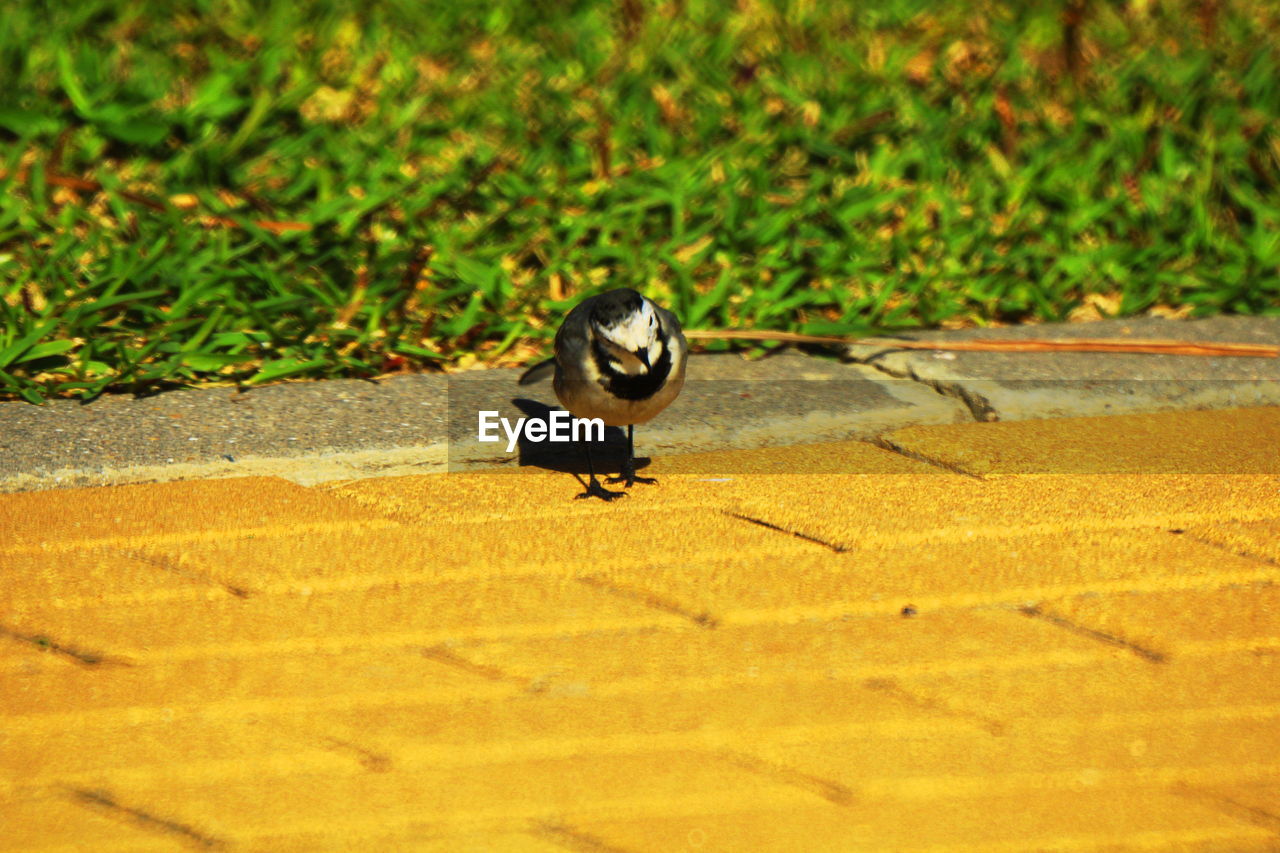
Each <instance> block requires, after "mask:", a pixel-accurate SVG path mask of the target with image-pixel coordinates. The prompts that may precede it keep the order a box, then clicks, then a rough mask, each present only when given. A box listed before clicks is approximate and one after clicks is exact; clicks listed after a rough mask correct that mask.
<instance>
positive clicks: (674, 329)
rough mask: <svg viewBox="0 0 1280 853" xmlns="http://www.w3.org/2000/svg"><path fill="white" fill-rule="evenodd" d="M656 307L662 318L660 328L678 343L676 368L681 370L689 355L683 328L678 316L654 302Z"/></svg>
mask: <svg viewBox="0 0 1280 853" xmlns="http://www.w3.org/2000/svg"><path fill="white" fill-rule="evenodd" d="M653 307H655V308H657V309H658V317H659V318H660V319H661V320H662V328H663V329H664V330H665V331H666V332H667V333H668V334H670V335H671V337H673V338H675V340H676V341H677V342H678V343H679V345H680V353H679V358H678V359H677V364H676V365H675V367H676V369H677V370H679V371H681V372H683V371H684V362H685V359H687V358H688V357H689V342H688V341H686V340H685V339H684V329H683V328H682V327H681V326H680V318H679V317H677V316H676V315H675V314H672V313H671V312H670V311H668V310H667V309H666V308H663V307H662V306H661V305H658V304H657V303H656V302H655V303H654V306H653Z"/></svg>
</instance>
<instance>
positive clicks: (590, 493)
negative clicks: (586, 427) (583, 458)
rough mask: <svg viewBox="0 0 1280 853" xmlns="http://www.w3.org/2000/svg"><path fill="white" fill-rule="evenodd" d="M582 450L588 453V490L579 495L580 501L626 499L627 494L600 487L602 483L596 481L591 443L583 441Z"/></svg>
mask: <svg viewBox="0 0 1280 853" xmlns="http://www.w3.org/2000/svg"><path fill="white" fill-rule="evenodd" d="M582 449H583V450H585V451H586V453H587V477H588V478H589V479H588V481H587V490H586V491H585V492H583V493H582V494H580V495H578V496H577V497H578V499H579V500H581V499H583V498H600V499H601V500H604V501H611V500H614V499H616V498H621V497H624V496H625V495H626V494H627V493H626V492H612V491H609V490H608V489H606V488H605V487H604V486H602V485H600V481H599V480H597V479H596V469H595V467H594V466H593V465H592V464H591V442H589V441H587V440H585V439H584V440H583V442H582Z"/></svg>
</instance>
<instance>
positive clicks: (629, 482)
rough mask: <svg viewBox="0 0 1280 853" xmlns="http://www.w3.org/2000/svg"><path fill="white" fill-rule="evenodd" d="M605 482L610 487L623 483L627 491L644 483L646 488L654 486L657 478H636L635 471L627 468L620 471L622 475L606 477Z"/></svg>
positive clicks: (629, 467)
mask: <svg viewBox="0 0 1280 853" xmlns="http://www.w3.org/2000/svg"><path fill="white" fill-rule="evenodd" d="M605 482H606V483H609V484H610V485H612V484H614V483H623V484H625V485H626V487H627V488H628V489H629V488H631V487H632V486H634V485H635V484H636V483H644V484H645V485H646V486H656V485H657V484H658V478H657V477H637V476H636V469H635V468H634V467H631V466H628V467H626V468H623V469H622V473H621V474H619V475H618V476H616V477H606V478H605Z"/></svg>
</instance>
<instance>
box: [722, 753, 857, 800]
mask: <svg viewBox="0 0 1280 853" xmlns="http://www.w3.org/2000/svg"><path fill="white" fill-rule="evenodd" d="M719 755H720V757H721V758H723V759H725V760H726V761H728V762H729V763H730V764H733V765H734V766H735V767H741V768H742V769H743V770H747V771H749V772H751V773H756V774H758V775H760V776H764V777H765V778H767V779H772V780H773V781H775V782H781V783H782V784H784V785H790V786H791V787H793V788H800V789H802V790H805V791H808V792H809V793H811V794H817V795H818V796H819V797H822V799H824V800H826V801H827V802H829V803H835V804H836V805H837V806H848V805H851V804H852V803H853V802H854V795H853V790H852V789H851V788H849V786H847V785H844V784H842V783H840V782H837V781H835V780H834V779H824V778H822V777H821V776H814V775H812V774H810V773H805V772H803V771H800V770H796V769H795V768H793V767H788V766H786V765H785V764H776V763H774V762H772V761H768V760H766V759H764V758H760V757H759V756H756V755H751V754H749V753H745V752H738V751H736V750H723V751H721V752H720V753H719Z"/></svg>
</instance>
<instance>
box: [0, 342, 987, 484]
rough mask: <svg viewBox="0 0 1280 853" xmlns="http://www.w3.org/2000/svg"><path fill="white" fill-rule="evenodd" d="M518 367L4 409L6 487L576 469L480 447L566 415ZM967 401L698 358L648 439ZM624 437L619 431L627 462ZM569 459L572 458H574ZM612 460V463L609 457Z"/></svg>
mask: <svg viewBox="0 0 1280 853" xmlns="http://www.w3.org/2000/svg"><path fill="white" fill-rule="evenodd" d="M520 373H521V371H519V370H488V371H473V372H469V373H461V374H453V375H450V376H447V377H446V376H441V375H407V376H400V377H394V378H390V379H385V380H381V381H378V382H368V381H360V380H334V381H328V382H300V383H284V384H280V385H273V386H267V387H263V388H256V389H252V390H250V391H247V392H244V393H240V392H238V391H236V390H235V389H233V388H204V389H191V390H179V391H170V392H166V393H163V394H159V395H156V396H153V397H147V398H141V399H135V398H132V397H127V396H106V397H102V398H100V399H98V400H96V401H94V402H92V403H89V404H80V403H78V402H74V401H69V400H57V401H52V402H50V403H48V404H46V405H44V406H32V405H30V404H28V403H22V402H6V403H0V491H16V490H22V489H36V488H50V487H57V486H77V485H96V484H105V483H123V482H148V481H156V480H172V479H188V478H195V477H216V476H245V475H257V474H270V475H277V476H284V477H287V478H289V479H292V480H295V481H297V482H302V483H307V484H310V483H315V482H322V481H325V480H334V479H354V478H358V477H367V476H377V475H387V474H407V473H427V472H434V471H442V470H447V469H449V468H455V469H458V468H470V467H483V466H488V465H495V464H533V465H543V466H546V467H573V466H575V465H576V464H577V462H576V460H577V455H576V451H571V450H570V449H568V448H565V447H561V446H553V445H542V446H538V445H535V444H532V443H529V442H525V443H524V444H522V445H521V446H520V447H519V448H517V450H516V451H515V452H513V453H511V454H508V453H506V442H505V441H503V442H500V443H497V444H481V443H479V442H477V441H476V440H475V438H476V430H475V427H476V422H477V412H478V411H479V409H481V408H484V409H492V410H496V411H499V412H500V413H502V416H505V417H511V418H518V417H520V416H522V415H527V414H530V413H532V414H538V415H545V414H546V413H547V412H548V411H549V407H550V406H554V405H555V403H556V401H555V395H554V393H553V391H552V389H551V384H550V382H543V383H539V384H535V385H530V386H526V387H521V386H519V385H518V384H517V379H518V378H519V375H520ZM968 419H969V413H968V412H967V410H965V408H964V407H963V406H962V405H960V404H959V403H958V402H957V401H956V400H954V399H952V398H949V397H946V396H943V395H940V394H938V393H936V392H934V391H933V390H931V389H929V388H928V387H926V386H923V385H920V384H919V383H915V382H912V381H905V380H895V379H892V378H890V377H887V376H886V375H885V374H884V373H882V372H880V371H877V370H875V369H873V368H869V367H864V366H860V365H848V364H841V363H839V362H838V361H835V360H824V359H819V358H811V357H807V356H802V355H797V354H794V353H783V354H780V355H777V356H774V357H771V358H767V359H761V360H758V361H750V362H749V361H746V360H744V359H742V358H741V357H739V356H736V355H701V356H694V357H693V358H692V359H691V360H690V370H689V382H688V384H687V385H686V388H685V391H684V393H683V394H682V395H681V397H680V399H679V400H678V401H677V402H676V403H675V404H674V405H673V406H672V407H671V408H670V409H668V410H667V411H666V412H664V413H663V414H662V416H660V418H659V419H658V420H656V421H654V422H653V423H652V424H651V425H646V426H644V427H641V428H640V430H638V432H637V445H638V447H637V450H638V452H641V453H661V452H673V451H683V450H711V449H724V448H730V447H761V446H768V445H775V444H794V443H801V442H806V441H820V440H827V439H838V438H847V437H863V438H869V437H873V436H876V435H878V434H880V433H881V432H885V431H888V430H891V429H896V428H899V427H903V426H910V425H914V424H930V423H950V422H955V421H959V420H968ZM618 439H619V435H618V434H617V433H615V434H613V435H612V442H611V444H612V452H613V453H614V454H615V455H616V453H617V451H618V449H619V448H620V446H621V445H620V444H619V442H618ZM570 453H572V456H570V455H569V454H570ZM602 464H613V465H614V466H615V467H616V463H614V462H612V461H611V459H610V457H609V456H608V455H607V454H606V455H605V458H604V459H603V461H602Z"/></svg>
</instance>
